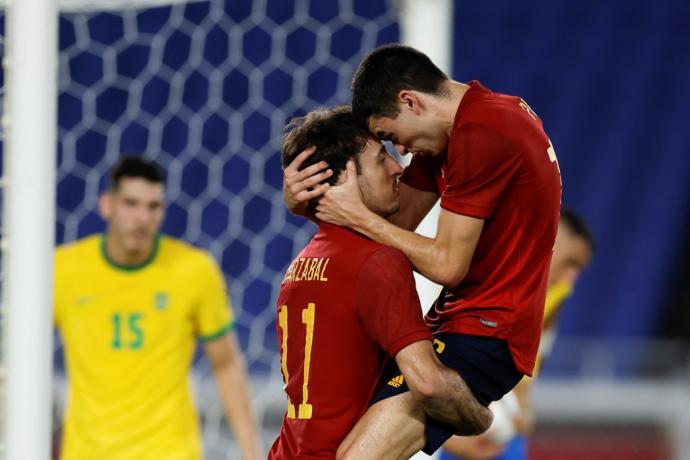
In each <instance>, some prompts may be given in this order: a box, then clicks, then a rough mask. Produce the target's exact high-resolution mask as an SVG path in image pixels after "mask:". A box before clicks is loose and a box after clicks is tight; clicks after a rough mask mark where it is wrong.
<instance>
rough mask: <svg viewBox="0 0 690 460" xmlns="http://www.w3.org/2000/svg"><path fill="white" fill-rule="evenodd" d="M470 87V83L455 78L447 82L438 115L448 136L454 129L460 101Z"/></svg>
mask: <svg viewBox="0 0 690 460" xmlns="http://www.w3.org/2000/svg"><path fill="white" fill-rule="evenodd" d="M469 88H470V87H469V85H466V84H464V83H460V82H457V81H453V80H450V81H448V82H447V83H446V84H445V88H444V89H445V92H446V96H445V97H444V98H443V99H442V103H441V104H438V105H437V107H438V113H437V117H438V119H439V121H440V122H441V125H442V126H443V129H444V131H445V132H446V134H447V135H448V137H450V134H451V132H452V131H453V125H454V124H455V115H456V114H457V111H458V107H460V102H461V101H462V98H463V97H464V96H465V93H466V92H467V90H468V89H469Z"/></svg>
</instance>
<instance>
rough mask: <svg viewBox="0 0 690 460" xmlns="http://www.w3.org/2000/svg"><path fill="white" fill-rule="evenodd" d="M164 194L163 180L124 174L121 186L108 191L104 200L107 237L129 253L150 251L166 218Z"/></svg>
mask: <svg viewBox="0 0 690 460" xmlns="http://www.w3.org/2000/svg"><path fill="white" fill-rule="evenodd" d="M164 198H165V191H164V188H163V184H160V183H154V182H149V181H147V180H146V179H143V178H138V177H132V178H127V177H125V178H122V179H121V180H120V185H119V187H118V188H117V189H116V190H114V191H110V192H108V193H106V194H105V195H104V197H103V199H102V201H101V213H102V214H103V218H104V219H105V220H106V221H107V222H108V240H109V241H112V242H113V243H114V244H117V245H118V246H119V249H120V250H122V251H124V252H127V253H135V254H136V253H142V252H148V251H149V250H150V249H151V247H152V246H153V242H154V239H155V237H156V235H157V234H158V231H159V230H160V226H161V223H162V222H163V216H164V214H165V209H164V208H165V206H164Z"/></svg>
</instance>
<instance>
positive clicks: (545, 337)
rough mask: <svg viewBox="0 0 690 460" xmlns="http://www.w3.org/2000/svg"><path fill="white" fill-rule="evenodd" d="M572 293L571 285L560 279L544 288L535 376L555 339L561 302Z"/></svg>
mask: <svg viewBox="0 0 690 460" xmlns="http://www.w3.org/2000/svg"><path fill="white" fill-rule="evenodd" d="M572 293H573V285H572V284H571V283H568V282H565V281H561V282H558V283H556V284H554V285H553V286H550V287H549V288H548V289H547V290H546V301H545V303H544V321H543V325H544V326H543V328H542V332H541V342H540V343H539V352H538V353H537V360H536V364H535V366H534V375H535V376H536V375H537V374H538V373H539V371H541V365H542V363H543V361H544V359H545V358H546V357H547V356H548V355H549V353H551V348H553V344H554V342H555V341H556V323H557V319H558V313H559V311H560V309H561V306H562V305H563V303H564V302H565V301H566V299H568V297H570V295H571V294H572Z"/></svg>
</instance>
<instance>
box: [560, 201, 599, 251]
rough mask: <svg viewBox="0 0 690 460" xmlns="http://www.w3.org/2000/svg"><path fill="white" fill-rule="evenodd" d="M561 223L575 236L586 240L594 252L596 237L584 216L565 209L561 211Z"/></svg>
mask: <svg viewBox="0 0 690 460" xmlns="http://www.w3.org/2000/svg"><path fill="white" fill-rule="evenodd" d="M561 223H562V224H564V225H565V226H566V227H568V229H569V230H570V231H571V232H573V234H575V235H576V236H578V237H580V238H582V239H583V240H585V241H586V242H587V244H588V245H589V247H590V249H591V250H592V252H594V236H593V235H592V231H591V230H590V229H589V226H588V225H587V222H585V220H584V219H583V218H582V216H580V215H579V214H577V213H576V212H574V211H571V210H570V209H565V208H563V209H561Z"/></svg>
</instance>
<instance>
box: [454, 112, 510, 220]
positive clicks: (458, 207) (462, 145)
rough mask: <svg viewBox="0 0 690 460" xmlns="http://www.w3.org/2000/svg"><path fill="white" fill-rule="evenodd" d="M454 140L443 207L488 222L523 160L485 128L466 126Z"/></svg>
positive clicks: (507, 144) (500, 138)
mask: <svg viewBox="0 0 690 460" xmlns="http://www.w3.org/2000/svg"><path fill="white" fill-rule="evenodd" d="M453 138H454V139H456V141H455V142H453V144H452V145H450V146H449V149H448V166H447V171H446V176H447V177H446V189H445V191H444V192H443V195H441V207H442V208H444V209H447V210H448V211H451V212H454V213H456V214H463V215H467V216H472V217H477V218H480V219H486V218H488V217H489V216H491V214H492V213H493V211H494V208H495V207H496V203H497V202H498V200H499V198H500V197H501V195H502V194H503V192H504V191H505V189H506V187H507V186H508V184H509V183H510V181H511V179H512V178H513V176H514V175H515V173H516V172H517V170H518V167H519V162H520V158H521V157H520V155H517V152H516V147H514V146H513V144H512V143H511V142H510V141H509V140H508V139H506V138H504V137H503V136H501V134H500V133H498V132H497V131H496V130H494V129H491V128H490V127H488V126H486V125H482V124H467V125H463V126H461V127H460V128H458V131H457V132H456V133H455V134H454V135H453Z"/></svg>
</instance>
